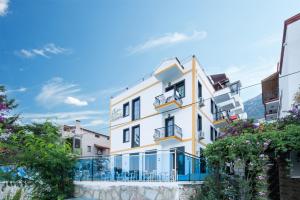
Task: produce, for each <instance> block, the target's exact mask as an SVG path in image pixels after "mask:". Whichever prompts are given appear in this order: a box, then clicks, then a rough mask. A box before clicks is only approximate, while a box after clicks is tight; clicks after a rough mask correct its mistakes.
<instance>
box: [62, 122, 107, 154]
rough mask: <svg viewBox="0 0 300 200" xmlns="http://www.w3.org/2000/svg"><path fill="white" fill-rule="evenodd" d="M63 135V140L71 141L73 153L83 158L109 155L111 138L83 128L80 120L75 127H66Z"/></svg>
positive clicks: (63, 128)
mask: <svg viewBox="0 0 300 200" xmlns="http://www.w3.org/2000/svg"><path fill="white" fill-rule="evenodd" d="M61 134H62V138H65V139H68V138H69V139H70V142H71V144H72V146H73V152H74V153H77V154H79V155H80V156H82V157H85V156H99V155H108V154H109V151H110V140H109V136H107V135H104V134H100V133H97V132H95V131H91V130H88V129H85V128H83V127H81V125H80V121H79V120H76V125H75V126H69V125H64V126H63V127H62V130H61Z"/></svg>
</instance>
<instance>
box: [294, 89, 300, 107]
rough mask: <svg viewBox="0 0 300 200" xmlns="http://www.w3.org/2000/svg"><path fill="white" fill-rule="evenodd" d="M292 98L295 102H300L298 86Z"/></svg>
mask: <svg viewBox="0 0 300 200" xmlns="http://www.w3.org/2000/svg"><path fill="white" fill-rule="evenodd" d="M294 100H295V103H297V104H300V88H299V90H298V92H296V94H295V97H294Z"/></svg>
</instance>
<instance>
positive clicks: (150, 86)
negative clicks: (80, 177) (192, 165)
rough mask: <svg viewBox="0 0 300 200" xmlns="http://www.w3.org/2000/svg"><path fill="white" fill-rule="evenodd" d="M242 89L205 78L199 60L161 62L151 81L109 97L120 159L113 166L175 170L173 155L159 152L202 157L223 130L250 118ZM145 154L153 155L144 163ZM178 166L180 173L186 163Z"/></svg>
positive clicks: (218, 78) (214, 77) (218, 77)
mask: <svg viewBox="0 0 300 200" xmlns="http://www.w3.org/2000/svg"><path fill="white" fill-rule="evenodd" d="M240 87H241V84H240V82H239V81H237V82H234V83H230V81H229V79H228V78H227V77H226V75H225V74H217V75H212V76H207V75H206V74H205V72H204V70H203V68H202V67H201V66H200V64H199V62H198V60H197V59H196V57H195V56H193V57H192V58H191V59H189V60H188V61H187V62H185V63H181V62H180V61H179V60H178V59H177V58H174V59H169V60H166V61H164V62H162V64H161V65H160V66H159V67H158V68H157V69H156V70H155V72H154V73H153V75H152V76H151V77H150V78H148V79H146V80H144V81H143V82H141V83H139V84H137V85H135V86H134V87H132V88H130V89H127V90H126V91H124V92H122V93H121V94H118V95H117V96H115V97H112V98H111V102H110V113H111V121H110V126H111V127H112V128H111V130H110V137H111V154H114V155H120V156H119V158H118V159H115V164H117V165H119V167H120V168H122V169H123V171H124V170H125V171H126V170H129V171H130V170H131V169H139V170H143V169H142V168H143V167H147V163H148V164H150V165H151V166H152V167H151V169H155V170H157V171H158V172H159V171H163V170H166V169H173V168H174V167H175V166H174V163H175V162H174V161H172V162H170V160H174V158H170V157H168V156H171V155H172V154H166V156H165V157H162V155H161V154H160V155H158V154H156V152H158V151H159V152H171V151H174V149H176V150H178V151H179V152H186V153H188V154H190V155H197V156H201V152H202V149H203V148H205V146H206V145H207V144H208V143H211V142H212V141H214V140H216V139H217V138H218V136H219V135H220V128H222V127H224V126H226V125H227V124H228V123H229V122H230V121H231V120H236V119H239V118H245V117H246V115H245V114H243V112H244V108H243V103H242V100H241V98H240V96H239V89H240ZM142 152H146V156H147V152H151V154H152V155H154V156H152V157H151V158H150V160H148V162H146V163H145V162H144V161H143V160H141V159H139V158H138V157H139V155H140V154H139V153H142ZM125 154H126V155H129V156H124V155H125ZM122 155H123V157H122ZM143 155H144V154H143ZM131 156H132V157H133V156H134V157H135V158H134V159H131ZM131 163H134V165H133V164H131ZM176 163H177V170H178V174H180V169H184V168H185V161H184V159H181V160H180V159H179V160H178V161H177V162H176ZM145 165H146V166H145Z"/></svg>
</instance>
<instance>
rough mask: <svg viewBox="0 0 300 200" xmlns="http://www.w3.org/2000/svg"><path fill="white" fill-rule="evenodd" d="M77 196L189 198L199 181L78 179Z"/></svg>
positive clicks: (143, 199)
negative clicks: (106, 180)
mask: <svg viewBox="0 0 300 200" xmlns="http://www.w3.org/2000/svg"><path fill="white" fill-rule="evenodd" d="M74 183H75V197H77V198H81V199H93V200H98V199H99V200H100V199H101V200H111V199H116V200H166V199H171V200H188V199H190V197H191V196H193V195H194V194H195V192H196V188H198V187H200V185H201V184H202V181H199V182H118V181H117V182H105V181H103V182H102V181H76V182H74Z"/></svg>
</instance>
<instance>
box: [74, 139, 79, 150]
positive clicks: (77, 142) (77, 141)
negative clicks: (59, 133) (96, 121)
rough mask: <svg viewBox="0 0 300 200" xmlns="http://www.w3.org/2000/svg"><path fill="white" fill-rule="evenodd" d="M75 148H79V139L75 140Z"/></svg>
mask: <svg viewBox="0 0 300 200" xmlns="http://www.w3.org/2000/svg"><path fill="white" fill-rule="evenodd" d="M74 143H75V145H74V146H75V148H80V139H78V138H75V142H74Z"/></svg>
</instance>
